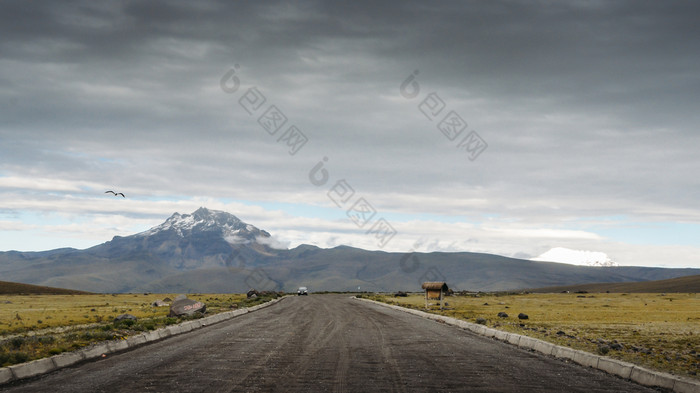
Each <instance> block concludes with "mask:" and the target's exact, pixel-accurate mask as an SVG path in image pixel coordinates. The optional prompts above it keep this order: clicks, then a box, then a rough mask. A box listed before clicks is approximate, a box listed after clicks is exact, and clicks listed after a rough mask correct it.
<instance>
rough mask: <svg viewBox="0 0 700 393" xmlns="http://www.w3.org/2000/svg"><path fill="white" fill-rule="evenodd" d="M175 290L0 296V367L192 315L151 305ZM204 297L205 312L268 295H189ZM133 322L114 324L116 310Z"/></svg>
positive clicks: (246, 303) (167, 323)
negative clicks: (133, 318)
mask: <svg viewBox="0 0 700 393" xmlns="http://www.w3.org/2000/svg"><path fill="white" fill-rule="evenodd" d="M175 296H177V295H176V294H115V295H111V294H89V295H0V366H7V365H11V364H16V363H22V362H25V361H28V360H33V359H38V358H42V357H45V356H49V355H53V354H57V353H61V352H65V351H70V350H73V349H76V348H80V347H83V346H86V345H90V344H92V343H95V342H99V341H103V340H112V339H119V338H126V337H128V336H130V335H133V334H137V333H140V332H143V331H146V330H153V329H157V328H159V327H162V326H167V325H170V324H174V323H177V322H179V321H181V320H182V319H191V318H196V317H197V316H193V317H183V318H168V316H167V315H168V313H169V311H170V308H169V307H153V306H152V303H153V302H154V301H155V300H158V299H161V300H162V299H164V298H170V299H174V298H175ZM187 296H188V298H190V299H194V300H198V301H201V302H204V303H205V304H206V305H207V314H216V313H219V312H223V311H229V310H230V309H231V308H238V307H247V306H251V305H255V304H258V303H261V302H264V301H267V300H269V297H266V296H261V297H258V298H257V299H254V300H253V299H246V295H242V294H190V295H187ZM125 313H128V314H132V315H134V316H136V317H137V318H138V321H137V322H136V323H133V322H131V321H129V322H128V323H118V324H115V323H114V318H115V317H116V316H118V315H120V314H125Z"/></svg>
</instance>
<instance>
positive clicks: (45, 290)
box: [0, 281, 89, 295]
mask: <svg viewBox="0 0 700 393" xmlns="http://www.w3.org/2000/svg"><path fill="white" fill-rule="evenodd" d="M87 293H89V292H84V291H76V290H74V289H64V288H52V287H43V286H40V285H31V284H22V283H19V282H9V281H0V295H82V294H87Z"/></svg>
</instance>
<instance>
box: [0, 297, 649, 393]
mask: <svg viewBox="0 0 700 393" xmlns="http://www.w3.org/2000/svg"><path fill="white" fill-rule="evenodd" d="M0 392H52V393H63V392H65V393H77V392H90V393H95V392H169V393H174V392H501V393H502V392H518V393H522V392H585V393H593V392H616V393H620V392H635V393H640V392H655V390H651V389H646V388H644V387H641V386H639V385H636V384H633V383H631V382H627V381H624V380H622V379H620V378H617V377H613V376H609V375H607V374H605V373H602V372H600V371H597V370H593V369H587V368H584V367H581V366H578V365H575V364H569V363H565V362H563V361H561V360H556V359H553V358H548V357H546V356H542V355H539V354H536V353H532V352H528V351H525V350H521V349H518V348H516V347H513V346H511V345H508V344H505V343H502V342H499V341H495V340H493V339H490V338H484V337H481V336H477V335H475V334H473V333H471V332H467V331H464V330H461V329H459V328H456V327H453V326H447V325H444V324H441V323H437V322H434V321H429V320H426V319H423V318H420V317H417V316H414V315H410V314H407V313H403V312H401V311H396V310H391V309H387V308H384V307H381V306H377V305H374V304H369V303H366V302H360V301H357V300H354V299H350V298H349V296H347V295H313V294H312V295H310V296H299V297H290V298H287V299H284V300H283V301H281V302H279V303H278V304H275V305H273V306H271V307H268V308H264V309H261V310H259V311H256V312H253V313H250V314H246V315H243V316H240V317H237V318H234V319H231V320H229V321H226V322H222V323H219V324H216V325H213V326H209V327H206V328H203V329H200V330H197V331H194V332H191V333H187V334H183V335H179V336H175V337H170V338H167V339H165V340H162V341H159V342H156V343H153V344H149V345H145V346H142V347H139V348H136V349H134V350H130V351H127V352H123V353H120V354H113V355H110V356H108V357H106V358H103V359H100V360H97V361H93V362H89V363H85V364H81V365H78V366H74V367H71V368H66V369H63V370H59V371H56V372H54V373H51V374H48V375H45V376H43V377H40V378H37V379H34V380H29V381H25V382H19V383H15V384H13V385H7V386H5V387H3V388H0Z"/></svg>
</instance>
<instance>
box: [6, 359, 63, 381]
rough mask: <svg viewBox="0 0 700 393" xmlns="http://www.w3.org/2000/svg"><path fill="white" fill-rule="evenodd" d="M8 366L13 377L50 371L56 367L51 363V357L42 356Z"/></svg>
mask: <svg viewBox="0 0 700 393" xmlns="http://www.w3.org/2000/svg"><path fill="white" fill-rule="evenodd" d="M8 368H9V369H10V371H11V372H12V374H13V375H14V377H15V378H17V379H22V378H30V377H34V376H37V375H41V374H45V373H48V372H51V371H53V370H55V369H56V365H55V364H53V360H51V358H44V359H38V360H34V361H31V362H29V363H22V364H17V365H14V366H10V367H8Z"/></svg>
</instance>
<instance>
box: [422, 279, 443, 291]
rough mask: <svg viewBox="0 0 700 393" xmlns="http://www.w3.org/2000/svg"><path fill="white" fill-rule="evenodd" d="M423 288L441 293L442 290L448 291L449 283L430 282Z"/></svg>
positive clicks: (424, 284)
mask: <svg viewBox="0 0 700 393" xmlns="http://www.w3.org/2000/svg"><path fill="white" fill-rule="evenodd" d="M422 288H423V289H431V290H436V291H439V290H441V289H442V290H443V291H447V283H446V282H444V281H428V282H424V283H423V286H422Z"/></svg>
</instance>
